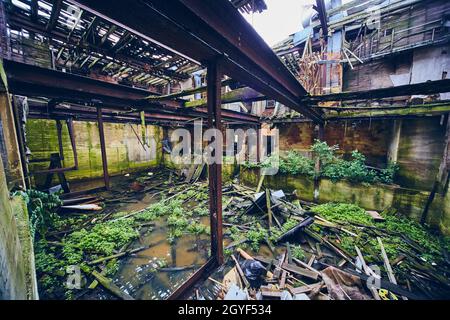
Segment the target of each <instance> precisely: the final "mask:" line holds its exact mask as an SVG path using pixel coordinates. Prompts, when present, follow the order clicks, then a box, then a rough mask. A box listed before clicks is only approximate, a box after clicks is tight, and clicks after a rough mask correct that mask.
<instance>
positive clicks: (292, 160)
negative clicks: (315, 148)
mask: <svg viewBox="0 0 450 320" xmlns="http://www.w3.org/2000/svg"><path fill="white" fill-rule="evenodd" d="M280 172H281V173H288V174H301V175H305V176H311V177H312V176H314V161H313V160H311V159H309V158H307V157H305V156H303V155H302V154H301V153H300V152H298V151H292V150H291V151H289V152H288V153H287V155H286V157H284V158H281V159H280Z"/></svg>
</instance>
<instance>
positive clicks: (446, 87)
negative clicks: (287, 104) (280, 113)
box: [303, 79, 450, 104]
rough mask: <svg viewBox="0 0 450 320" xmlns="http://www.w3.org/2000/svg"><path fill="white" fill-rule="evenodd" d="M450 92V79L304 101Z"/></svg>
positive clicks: (310, 97)
mask: <svg viewBox="0 0 450 320" xmlns="http://www.w3.org/2000/svg"><path fill="white" fill-rule="evenodd" d="M444 92H450V79H444V80H435V81H427V82H422V83H414V84H405V85H402V86H395V87H388V88H380V89H373V90H364V91H349V92H341V93H332V94H324V95H321V96H309V97H305V98H304V99H303V102H304V103H307V104H314V103H318V102H325V101H346V100H347V101H348V100H360V99H361V100H368V99H379V98H389V97H401V96H410V95H418V94H424V95H425V94H436V93H444Z"/></svg>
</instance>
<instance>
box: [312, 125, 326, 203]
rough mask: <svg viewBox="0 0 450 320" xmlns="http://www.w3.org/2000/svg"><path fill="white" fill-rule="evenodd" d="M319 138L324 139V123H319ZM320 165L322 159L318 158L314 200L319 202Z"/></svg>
mask: <svg viewBox="0 0 450 320" xmlns="http://www.w3.org/2000/svg"><path fill="white" fill-rule="evenodd" d="M316 129H317V139H318V140H320V141H323V140H324V126H323V124H317V127H316ZM320 167H321V163H320V159H318V158H317V159H316V160H315V163H314V172H315V175H314V196H313V197H314V201H315V202H318V201H319V189H320V176H319V174H320Z"/></svg>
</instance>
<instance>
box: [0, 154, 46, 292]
mask: <svg viewBox="0 0 450 320" xmlns="http://www.w3.org/2000/svg"><path fill="white" fill-rule="evenodd" d="M33 256H34V253H33V246H32V242H31V234H30V228H29V219H28V212H27V208H26V204H25V202H24V200H23V198H22V197H20V196H17V197H13V198H10V196H9V191H8V187H7V184H6V179H5V171H4V168H3V163H2V161H0V300H12V299H37V298H38V295H37V286H36V273H35V269H34V258H33Z"/></svg>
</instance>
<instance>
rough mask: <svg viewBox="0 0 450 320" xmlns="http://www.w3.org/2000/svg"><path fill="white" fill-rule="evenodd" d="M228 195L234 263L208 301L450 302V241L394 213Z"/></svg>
mask: <svg viewBox="0 0 450 320" xmlns="http://www.w3.org/2000/svg"><path fill="white" fill-rule="evenodd" d="M224 193H225V194H227V195H228V196H229V197H230V198H229V199H228V201H227V202H226V203H225V205H224V221H225V222H224V225H225V226H226V227H227V229H226V230H227V231H226V232H225V237H226V238H229V239H231V242H230V243H228V245H227V246H226V250H225V253H226V254H227V255H228V256H229V259H228V260H227V263H226V267H225V268H224V269H223V270H220V271H218V272H216V274H214V275H212V276H211V277H210V278H209V279H210V281H209V283H208V282H207V283H205V286H204V288H200V289H199V290H200V293H201V294H203V295H204V296H206V297H209V298H217V299H242V300H262V299H282V300H310V299H318V300H328V299H333V300H367V299H376V300H398V299H405V300H407V299H439V298H446V297H448V295H449V294H450V281H449V280H448V279H449V277H448V275H449V273H450V268H449V267H450V263H449V262H450V261H449V259H448V252H449V248H450V241H449V239H448V238H442V237H438V236H435V235H433V234H432V233H431V232H430V231H428V230H427V229H426V228H424V227H422V226H421V225H419V224H417V223H415V222H413V221H412V220H411V219H407V218H402V217H401V216H399V215H398V214H397V213H396V212H395V211H394V210H391V211H389V210H387V211H384V212H381V213H379V212H376V211H366V210H364V209H362V208H360V207H358V206H356V205H352V204H333V203H328V204H323V205H315V204H312V203H307V202H300V201H298V200H294V201H288V200H287V197H286V196H285V195H284V193H283V192H282V191H271V190H269V189H266V190H265V192H260V193H256V194H255V190H253V189H251V188H248V187H246V186H242V185H236V184H234V185H232V186H231V187H228V188H225V189H224ZM224 270H228V272H226V273H225V274H223V271H224ZM221 272H222V274H221ZM221 276H223V280H222V281H219V280H217V279H220V277H221ZM211 284H212V285H213V287H211ZM201 294H200V295H201ZM214 296H215V297H214Z"/></svg>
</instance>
